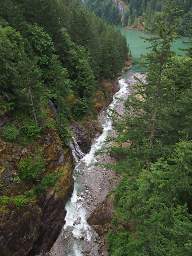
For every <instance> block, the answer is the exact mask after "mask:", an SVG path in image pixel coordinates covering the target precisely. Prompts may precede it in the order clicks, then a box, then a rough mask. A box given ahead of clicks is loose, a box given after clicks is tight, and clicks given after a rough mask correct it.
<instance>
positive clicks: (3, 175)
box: [0, 0, 128, 256]
mask: <svg viewBox="0 0 192 256" xmlns="http://www.w3.org/2000/svg"><path fill="white" fill-rule="evenodd" d="M127 55H128V50H127V44H126V40H125V39H124V38H123V37H122V36H121V34H120V33H119V32H117V31H116V30H115V29H114V28H113V27H112V26H110V25H108V24H106V23H105V22H104V21H103V20H101V19H100V18H98V17H97V16H96V15H94V13H92V12H90V11H88V10H87V9H85V7H84V6H82V5H81V3H80V2H79V1H76V0H74V1H73V0H72V1H71V0H70V1H68V0H33V1H29V0H0V236H1V238H2V239H1V241H0V255H1V256H4V255H5V256H13V255H22V256H24V255H28V254H29V253H30V251H31V250H32V252H31V254H30V255H36V254H38V250H41V249H42V247H41V246H42V245H43V246H44V248H43V249H44V250H49V249H50V247H51V246H52V243H53V242H54V241H55V239H56V238H57V236H58V235H59V233H60V230H61V228H62V226H63V224H64V223H63V222H64V217H65V210H64V205H65V203H66V200H67V199H68V198H69V195H70V193H71V191H72V189H73V179H72V177H73V173H72V171H73V167H74V166H73V160H72V154H71V151H70V148H69V142H70V141H71V138H72V135H73V132H72V129H71V124H72V123H77V125H80V123H81V122H82V123H83V121H87V123H88V125H91V124H92V122H93V121H94V120H93V119H96V117H97V111H98V109H97V104H98V101H101V100H102V101H104V102H105V101H106V97H107V96H106V94H107V92H106V90H105V88H104V87H103V86H102V83H101V82H102V81H103V80H115V79H116V78H117V76H118V75H119V74H120V73H121V70H122V68H123V66H124V63H125V60H126V59H127ZM111 91H112V89H111ZM108 100H109V99H108ZM105 104H106V102H105ZM101 107H104V106H103V105H102V104H101ZM99 109H100V106H99ZM82 126H83V124H82ZM86 129H87V127H86ZM92 130H93V131H89V132H92V133H93V134H94V132H95V133H96V131H94V129H92ZM87 132H88V131H87ZM92 136H93V135H92ZM86 139H87V140H88V138H86ZM50 195H53V196H51V197H50ZM47 198H49V200H48V201H46V200H47ZM42 234H43V235H42ZM39 239H40V242H39ZM35 243H36V247H35V249H34V251H33V247H34V244H35ZM39 247H41V248H39Z"/></svg>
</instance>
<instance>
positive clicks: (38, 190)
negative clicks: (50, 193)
mask: <svg viewBox="0 0 192 256" xmlns="http://www.w3.org/2000/svg"><path fill="white" fill-rule="evenodd" d="M58 179H59V174H58V173H50V174H48V175H46V176H45V177H44V178H43V179H42V180H41V182H40V184H39V185H37V186H36V187H35V188H34V193H35V195H40V194H42V193H43V192H45V191H46V190H47V189H49V188H53V187H54V186H55V185H56V183H57V181H58Z"/></svg>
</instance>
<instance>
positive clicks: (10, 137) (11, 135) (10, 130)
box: [2, 124, 19, 142]
mask: <svg viewBox="0 0 192 256" xmlns="http://www.w3.org/2000/svg"><path fill="white" fill-rule="evenodd" d="M2 136H3V138H4V139H5V140H7V141H9V142H13V141H15V140H16V139H17V137H18V136H19V130H18V129H17V127H16V126H15V125H13V124H8V125H6V126H4V127H3V130H2Z"/></svg>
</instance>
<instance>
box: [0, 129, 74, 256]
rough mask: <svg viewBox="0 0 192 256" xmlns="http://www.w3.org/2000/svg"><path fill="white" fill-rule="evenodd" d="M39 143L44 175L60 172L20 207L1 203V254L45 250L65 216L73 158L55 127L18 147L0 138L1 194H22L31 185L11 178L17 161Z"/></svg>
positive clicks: (14, 255) (9, 255) (15, 255)
mask: <svg viewBox="0 0 192 256" xmlns="http://www.w3.org/2000/svg"><path fill="white" fill-rule="evenodd" d="M37 147H41V149H42V151H43V156H44V159H45V162H46V172H45V175H47V174H51V173H53V172H54V173H59V174H60V176H59V180H58V182H57V184H56V187H55V188H52V189H48V190H47V192H46V193H44V194H42V195H41V196H40V197H38V198H37V199H36V201H34V202H33V203H30V204H29V205H26V206H21V207H19V208H17V207H14V206H13V205H8V206H1V205H0V238H1V239H0V255H1V256H34V255H38V254H39V253H40V252H42V251H43V252H47V251H49V250H50V248H51V247H52V245H53V243H54V242H55V240H56V239H57V237H58V235H59V234H60V232H61V230H62V227H63V225H64V219H65V214H66V212H65V204H66V202H67V200H68V198H69V197H70V195H71V193H72V191H73V178H72V175H73V167H74V166H73V160H72V156H71V153H70V151H69V149H68V148H63V143H62V141H61V140H60V138H59V136H58V134H57V131H55V130H51V129H49V130H47V131H45V134H44V135H43V136H42V137H41V138H40V139H39V140H38V141H36V142H34V143H32V144H30V145H28V146H26V147H21V146H19V145H17V144H11V143H5V142H3V141H1V140H0V149H1V150H0V176H1V182H2V186H1V189H0V193H1V195H11V196H15V195H23V194H24V193H25V192H26V191H29V190H30V189H31V188H32V186H31V185H30V184H27V183H24V182H23V183H22V182H20V183H19V182H18V183H16V182H14V177H17V174H18V162H19V160H20V159H21V158H25V157H27V156H30V155H32V154H33V153H34V152H36V148H37Z"/></svg>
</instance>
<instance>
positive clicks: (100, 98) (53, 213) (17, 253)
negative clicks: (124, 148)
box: [0, 81, 118, 256]
mask: <svg viewBox="0 0 192 256" xmlns="http://www.w3.org/2000/svg"><path fill="white" fill-rule="evenodd" d="M117 89H118V86H117V83H116V82H114V81H102V82H101V85H100V88H99V89H98V90H97V91H96V93H95V97H94V99H93V106H94V109H95V111H94V112H95V114H92V115H90V116H87V117H86V118H84V119H83V120H81V121H79V122H77V121H76V122H75V121H74V122H72V124H71V131H72V133H73V134H74V136H75V137H76V140H77V142H78V144H79V145H80V147H81V149H82V150H83V152H85V153H86V152H88V151H89V149H90V146H91V143H92V140H93V138H95V136H96V135H97V134H99V133H100V132H101V127H100V125H99V122H98V120H97V114H98V113H99V112H100V111H102V110H103V109H104V108H105V107H106V106H107V105H108V104H109V103H110V102H111V100H112V96H113V94H114V93H115V92H116V91H117ZM53 112H54V111H53V109H51V113H50V117H51V118H53V116H55V115H56V113H55V114H54V113H53ZM3 119H4V117H3ZM7 122H12V120H11V119H9V117H8V118H6V121H5V122H4V123H3V124H2V125H1V126H3V125H4V124H6V123H7ZM0 129H1V128H0ZM38 152H39V153H38ZM38 154H41V155H42V157H43V159H44V162H45V167H44V170H43V173H42V174H41V176H40V177H39V178H38V179H37V180H36V181H35V182H31V181H30V180H27V182H26V181H23V180H21V179H20V178H19V177H20V176H19V175H20V169H19V163H20V162H22V161H23V160H25V159H28V158H30V157H31V156H33V155H38ZM37 159H38V158H37ZM73 168H74V164H73V159H72V155H71V150H70V148H69V147H68V146H66V145H64V143H63V142H62V140H61V138H60V136H59V133H58V130H57V129H56V128H46V129H45V130H44V131H43V134H41V135H40V136H39V137H38V138H37V139H36V140H34V141H33V142H31V143H27V145H23V144H22V143H16V142H15V143H9V142H6V141H4V140H3V139H0V180H1V183H0V252H1V253H0V255H1V256H21V255H22V256H33V255H37V254H38V253H40V252H47V251H49V250H50V248H51V247H52V245H53V243H54V242H55V240H56V239H57V237H58V235H59V233H60V232H61V229H62V227H63V225H64V224H65V214H66V212H65V204H66V202H67V200H68V199H69V197H70V195H71V192H72V190H73ZM33 171H35V170H33ZM50 175H53V177H55V176H56V177H58V178H57V181H56V182H55V183H54V185H53V184H51V182H52V180H50V179H49V180H48V181H46V189H44V190H43V191H41V190H42V188H41V187H42V184H43V185H44V187H45V184H44V183H45V182H44V183H43V182H42V181H43V180H44V178H46V177H52V176H50ZM40 180H41V182H40ZM47 183H48V184H47ZM39 184H41V187H39ZM47 185H49V186H47ZM50 185H51V186H50ZM39 190H40V191H39ZM34 191H35V196H34V195H33V193H34ZM31 194H32V196H31Z"/></svg>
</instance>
